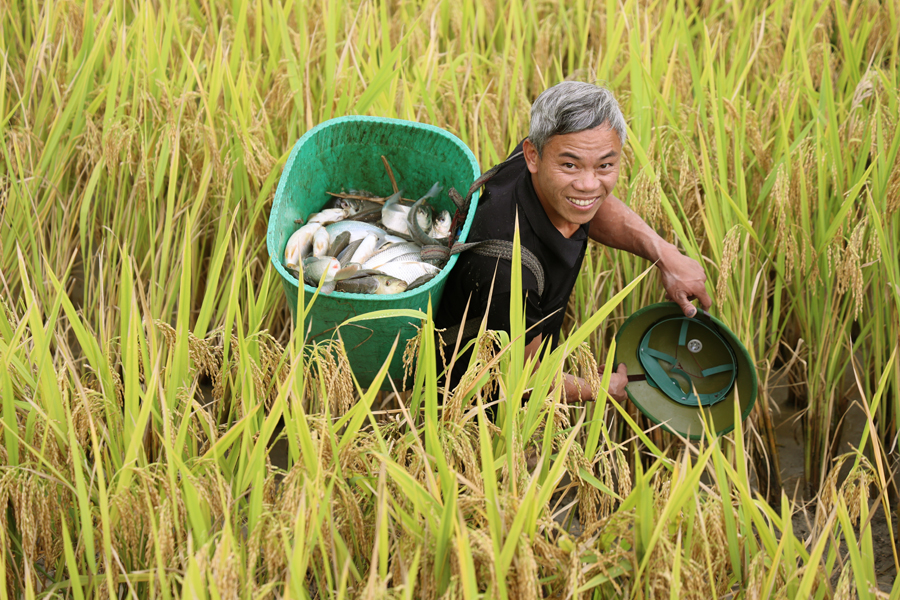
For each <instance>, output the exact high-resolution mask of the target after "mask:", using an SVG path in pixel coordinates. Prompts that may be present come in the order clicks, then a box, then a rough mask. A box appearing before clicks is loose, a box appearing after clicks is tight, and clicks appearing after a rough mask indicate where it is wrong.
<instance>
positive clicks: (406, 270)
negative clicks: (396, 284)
mask: <svg viewBox="0 0 900 600" xmlns="http://www.w3.org/2000/svg"><path fill="white" fill-rule="evenodd" d="M378 270H379V271H381V272H382V273H384V274H385V275H390V276H391V277H396V278H397V279H402V280H403V281H405V282H406V284H407V285H409V284H411V283H412V282H413V281H415V280H416V279H418V278H419V277H422V276H423V275H428V274H432V275H437V274H438V273H439V272H440V269H439V268H437V267H435V266H434V265H430V264H428V263H424V262H420V261H405V262H399V261H395V262H389V263H387V264H385V265H382V266H381V267H380V268H379V269H378Z"/></svg>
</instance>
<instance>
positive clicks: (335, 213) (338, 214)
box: [307, 208, 348, 225]
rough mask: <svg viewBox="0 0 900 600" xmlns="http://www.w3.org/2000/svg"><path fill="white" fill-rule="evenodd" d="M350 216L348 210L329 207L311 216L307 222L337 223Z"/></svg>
mask: <svg viewBox="0 0 900 600" xmlns="http://www.w3.org/2000/svg"><path fill="white" fill-rule="evenodd" d="M347 216H348V213H347V210H346V209H343V208H327V209H325V210H322V211H319V212H317V213H315V214H314V215H312V216H310V217H309V220H308V221H307V223H322V224H323V225H324V224H328V223H336V222H338V221H341V220H343V219H346V218H347Z"/></svg>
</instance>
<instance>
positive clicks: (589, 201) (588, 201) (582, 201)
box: [566, 196, 599, 208]
mask: <svg viewBox="0 0 900 600" xmlns="http://www.w3.org/2000/svg"><path fill="white" fill-rule="evenodd" d="M566 200H568V201H569V202H570V203H572V204H574V205H575V206H578V207H579V208H588V207H589V206H593V205H594V203H595V202H597V200H599V198H572V197H569V196H567V197H566Z"/></svg>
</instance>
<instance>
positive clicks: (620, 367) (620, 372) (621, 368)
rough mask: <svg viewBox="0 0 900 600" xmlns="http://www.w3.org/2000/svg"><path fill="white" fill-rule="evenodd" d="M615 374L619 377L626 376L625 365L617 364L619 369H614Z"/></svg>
mask: <svg viewBox="0 0 900 600" xmlns="http://www.w3.org/2000/svg"><path fill="white" fill-rule="evenodd" d="M616 373H617V374H619V375H625V376H626V377H627V376H628V369H627V368H625V363H619V367H618V368H617V369H616Z"/></svg>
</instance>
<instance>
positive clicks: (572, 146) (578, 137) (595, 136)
mask: <svg viewBox="0 0 900 600" xmlns="http://www.w3.org/2000/svg"><path fill="white" fill-rule="evenodd" d="M545 150H550V151H551V152H552V153H553V154H554V155H557V156H573V157H581V156H582V155H586V154H594V153H596V152H600V153H602V156H603V157H610V156H617V155H618V154H620V153H621V151H622V143H621V141H620V140H619V135H618V134H617V133H616V132H615V131H614V130H612V129H611V128H610V127H608V126H607V125H605V124H604V125H599V126H598V127H595V128H593V129H585V130H583V131H577V132H573V133H561V134H557V135H553V136H551V137H550V138H549V139H548V140H547V144H546V145H545Z"/></svg>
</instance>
